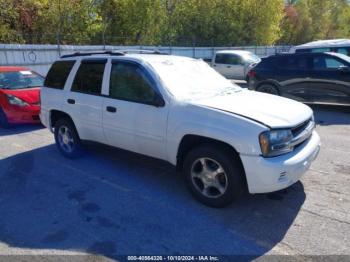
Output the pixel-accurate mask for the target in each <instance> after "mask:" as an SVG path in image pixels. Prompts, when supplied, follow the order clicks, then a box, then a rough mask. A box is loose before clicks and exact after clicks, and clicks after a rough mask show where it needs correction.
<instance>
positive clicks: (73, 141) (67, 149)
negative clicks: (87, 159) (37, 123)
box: [55, 118, 82, 158]
mask: <svg viewBox="0 0 350 262" xmlns="http://www.w3.org/2000/svg"><path fill="white" fill-rule="evenodd" d="M55 141H56V146H57V148H58V150H59V151H60V152H61V153H62V154H63V155H64V156H65V157H68V158H75V157H78V156H79V155H80V154H81V152H82V146H81V141H80V138H79V135H78V133H77V131H76V129H75V126H74V124H73V123H72V121H71V120H70V119H68V118H62V119H59V120H58V121H57V122H56V124H55Z"/></svg>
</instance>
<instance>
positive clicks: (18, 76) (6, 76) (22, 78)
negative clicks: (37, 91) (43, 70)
mask: <svg viewBox="0 0 350 262" xmlns="http://www.w3.org/2000/svg"><path fill="white" fill-rule="evenodd" d="M43 83H44V78H43V77H42V76H40V75H38V74H36V73H34V72H32V71H12V72H0V88H3V89H24V88H31V87H39V86H43Z"/></svg>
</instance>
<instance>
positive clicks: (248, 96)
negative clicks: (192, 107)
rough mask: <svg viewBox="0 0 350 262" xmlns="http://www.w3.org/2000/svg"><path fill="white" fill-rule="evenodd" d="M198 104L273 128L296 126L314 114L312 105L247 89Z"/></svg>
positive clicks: (201, 101)
mask: <svg viewBox="0 0 350 262" xmlns="http://www.w3.org/2000/svg"><path fill="white" fill-rule="evenodd" d="M196 104H198V105H201V106H205V107H209V108H215V109H218V110H222V111H225V112H231V113H233V114H237V115H241V116H244V117H247V118H249V119H253V120H255V121H257V122H260V123H263V124H264V125H266V126H268V127H271V128H285V127H294V126H296V125H298V124H300V123H302V122H303V121H305V120H307V119H309V118H311V116H312V114H313V112H312V110H311V109H310V107H308V106H306V105H304V104H302V103H299V102H296V101H294V100H291V99H287V98H283V97H279V96H275V95H269V94H265V93H260V92H255V91H247V90H242V91H240V92H237V93H234V94H230V95H224V96H216V97H212V98H209V99H204V100H199V101H196Z"/></svg>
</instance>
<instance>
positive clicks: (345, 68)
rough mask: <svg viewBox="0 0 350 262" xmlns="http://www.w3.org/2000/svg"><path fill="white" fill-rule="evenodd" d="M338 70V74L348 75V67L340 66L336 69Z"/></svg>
mask: <svg viewBox="0 0 350 262" xmlns="http://www.w3.org/2000/svg"><path fill="white" fill-rule="evenodd" d="M338 70H339V71H340V72H344V73H350V67H348V66H340V67H338Z"/></svg>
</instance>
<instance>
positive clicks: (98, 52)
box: [61, 51, 125, 58]
mask: <svg viewBox="0 0 350 262" xmlns="http://www.w3.org/2000/svg"><path fill="white" fill-rule="evenodd" d="M90 55H113V56H123V55H125V53H123V52H120V51H96V52H75V53H73V54H68V55H62V56H61V58H68V57H76V56H90Z"/></svg>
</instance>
